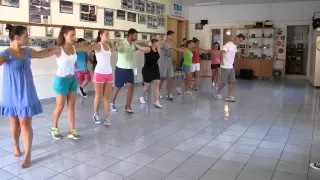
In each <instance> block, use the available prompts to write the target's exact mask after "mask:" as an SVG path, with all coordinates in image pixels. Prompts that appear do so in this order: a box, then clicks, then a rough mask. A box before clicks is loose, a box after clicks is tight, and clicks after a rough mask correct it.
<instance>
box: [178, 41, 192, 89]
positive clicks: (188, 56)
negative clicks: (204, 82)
mask: <svg viewBox="0 0 320 180" xmlns="http://www.w3.org/2000/svg"><path fill="white" fill-rule="evenodd" d="M193 48H194V42H193V41H192V40H188V41H187V43H186V48H173V49H174V50H176V51H178V52H183V58H184V61H183V65H182V70H183V71H184V73H185V77H186V79H185V80H183V81H182V83H181V84H180V87H177V93H178V94H192V92H191V91H190V86H191V84H192V73H191V65H192V56H193V53H192V49H193Z"/></svg>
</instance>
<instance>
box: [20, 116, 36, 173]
mask: <svg viewBox="0 0 320 180" xmlns="http://www.w3.org/2000/svg"><path fill="white" fill-rule="evenodd" d="M20 127H21V136H22V141H23V146H24V147H23V148H24V152H25V154H24V160H23V162H22V165H21V166H22V168H28V167H30V165H31V164H30V160H31V149H32V139H33V130H32V118H21V119H20Z"/></svg>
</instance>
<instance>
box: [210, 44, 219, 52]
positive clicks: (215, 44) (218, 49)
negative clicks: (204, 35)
mask: <svg viewBox="0 0 320 180" xmlns="http://www.w3.org/2000/svg"><path fill="white" fill-rule="evenodd" d="M216 44H218V51H220V44H219V43H218V42H214V43H213V44H212V49H213V47H214V46H215V45H216Z"/></svg>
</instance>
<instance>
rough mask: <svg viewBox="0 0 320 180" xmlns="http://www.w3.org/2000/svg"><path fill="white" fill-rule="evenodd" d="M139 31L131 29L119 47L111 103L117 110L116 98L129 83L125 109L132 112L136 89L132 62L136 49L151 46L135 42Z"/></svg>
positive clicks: (146, 48)
mask: <svg viewBox="0 0 320 180" xmlns="http://www.w3.org/2000/svg"><path fill="white" fill-rule="evenodd" d="M137 36H138V31H137V30H135V29H129V31H128V38H127V39H126V40H124V41H122V42H121V43H120V44H119V45H118V47H117V51H118V62H117V65H116V69H115V86H116V88H115V90H114V91H113V96H112V103H111V110H112V111H117V109H116V105H115V102H116V99H117V96H118V93H119V91H120V89H121V88H122V87H123V86H124V84H127V87H128V93H127V100H126V105H125V108H124V111H125V112H126V113H130V114H132V113H133V111H132V108H131V103H132V97H133V91H134V73H133V69H132V67H133V66H132V62H133V53H134V51H136V50H140V51H144V52H145V51H147V50H148V49H150V48H149V47H142V46H140V45H138V44H135V43H134V41H136V40H137Z"/></svg>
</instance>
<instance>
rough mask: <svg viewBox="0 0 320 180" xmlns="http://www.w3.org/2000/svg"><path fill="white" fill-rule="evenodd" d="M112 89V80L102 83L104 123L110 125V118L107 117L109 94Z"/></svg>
mask: <svg viewBox="0 0 320 180" xmlns="http://www.w3.org/2000/svg"><path fill="white" fill-rule="evenodd" d="M111 90H112V80H110V82H107V83H105V84H104V91H103V99H104V116H105V119H104V124H105V125H110V124H111V122H110V119H109V118H108V116H109V113H110V95H111Z"/></svg>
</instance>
